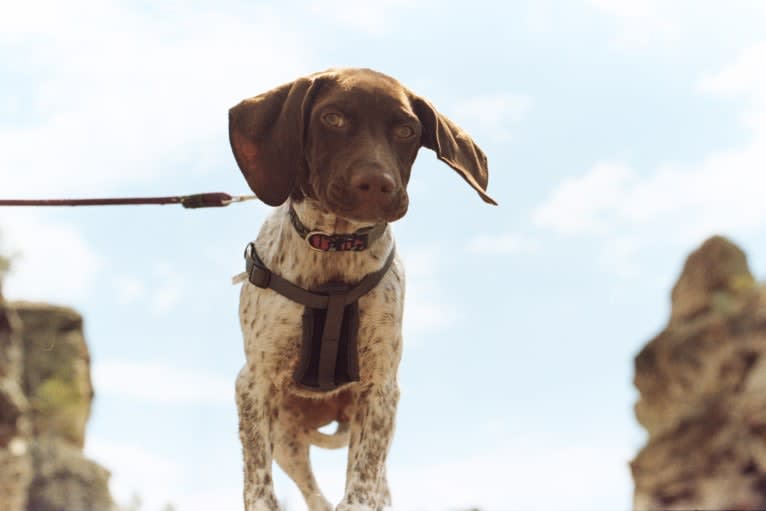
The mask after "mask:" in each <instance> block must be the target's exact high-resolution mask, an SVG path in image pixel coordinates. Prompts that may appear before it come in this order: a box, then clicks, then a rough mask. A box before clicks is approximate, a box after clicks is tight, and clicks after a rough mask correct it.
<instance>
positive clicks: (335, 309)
mask: <svg viewBox="0 0 766 511" xmlns="http://www.w3.org/2000/svg"><path fill="white" fill-rule="evenodd" d="M331 236H346V237H348V236H354V235H331ZM304 238H305V239H306V241H309V237H308V236H305V237H304ZM365 241H366V240H365ZM309 243H311V242H310V241H309ZM365 245H366V243H365ZM349 246H350V247H352V248H348V249H346V250H363V249H359V248H353V247H355V246H358V245H353V244H352V245H349ZM365 248H366V246H365ZM394 252H395V250H394V249H393V248H392V249H391V252H390V253H389V254H388V257H387V258H386V261H385V262H384V263H383V266H382V267H381V268H380V269H379V270H378V271H375V272H373V273H369V274H367V275H366V276H365V277H364V278H363V279H362V280H361V281H359V283H357V284H356V285H349V284H345V283H332V282H331V283H328V284H325V285H323V286H321V287H319V288H318V289H316V290H315V291H308V290H306V289H303V288H302V287H300V286H297V285H295V284H293V283H292V282H290V281H289V280H287V279H284V278H282V277H280V276H279V275H277V274H275V273H273V272H272V271H271V270H269V269H268V268H267V267H266V265H265V264H264V263H263V261H262V260H261V258H260V257H258V254H257V253H256V251H255V245H254V244H253V243H252V242H251V243H250V244H248V245H247V248H246V249H245V260H246V270H247V276H248V280H249V281H250V283H251V284H253V285H255V286H257V287H260V288H264V289H266V288H268V289H271V290H273V291H275V292H277V293H279V294H280V295H282V296H284V297H285V298H288V299H289V300H292V301H294V302H297V303H299V304H301V305H303V306H304V310H303V339H302V342H301V354H300V361H299V362H298V367H297V369H296V371H295V373H294V375H293V378H294V379H295V381H296V383H298V384H299V385H301V386H302V387H304V388H306V389H310V390H315V391H328V390H333V389H336V388H338V387H339V386H341V385H343V384H345V383H349V382H353V381H359V361H358V352H357V337H358V333H359V298H361V297H362V296H364V295H365V294H367V293H368V292H370V291H371V290H372V289H373V288H374V287H375V286H377V285H378V283H379V282H380V281H381V279H382V278H383V276H384V275H385V274H386V272H387V271H388V269H389V268H390V267H391V263H392V262H393V260H394Z"/></svg>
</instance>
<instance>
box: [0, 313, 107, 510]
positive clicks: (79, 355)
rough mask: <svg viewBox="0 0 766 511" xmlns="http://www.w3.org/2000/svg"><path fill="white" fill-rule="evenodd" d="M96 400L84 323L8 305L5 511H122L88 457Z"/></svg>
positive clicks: (2, 322)
mask: <svg viewBox="0 0 766 511" xmlns="http://www.w3.org/2000/svg"><path fill="white" fill-rule="evenodd" d="M92 398H93V387H92V385H91V380H90V355H89V353H88V349H87V346H86V344H85V338H84V337H83V331H82V318H81V317H80V315H79V314H78V313H76V312H75V311H73V310H71V309H68V308H65V307H58V306H53V305H47V304H37V303H27V302H17V303H10V304H9V303H7V302H2V301H0V510H2V511H24V510H26V511H113V510H114V509H115V506H114V504H113V501H112V498H111V496H110V494H109V486H108V481H109V472H108V471H107V470H106V469H104V468H103V467H101V466H99V465H98V464H96V463H94V462H93V461H90V460H88V459H86V458H85V457H84V455H83V452H82V448H83V444H84V442H85V425H86V422H87V420H88V417H89V415H90V405H91V401H92Z"/></svg>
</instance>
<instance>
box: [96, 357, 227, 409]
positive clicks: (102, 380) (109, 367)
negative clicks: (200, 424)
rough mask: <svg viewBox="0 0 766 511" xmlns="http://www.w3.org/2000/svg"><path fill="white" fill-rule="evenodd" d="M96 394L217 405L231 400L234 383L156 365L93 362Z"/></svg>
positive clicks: (215, 376) (196, 371) (164, 401)
mask: <svg viewBox="0 0 766 511" xmlns="http://www.w3.org/2000/svg"><path fill="white" fill-rule="evenodd" d="M93 381H94V387H95V388H97V389H98V391H99V393H101V394H104V395H112V396H116V397H121V398H130V399H137V400H143V401H149V402H155V403H157V402H158V403H175V404H221V403H232V402H233V400H234V382H233V381H232V380H231V379H229V378H222V377H220V376H217V375H215V374H211V373H205V372H204V371H200V370H191V369H185V368H179V367H174V366H170V365H166V364H160V363H151V362H149V363H146V362H144V363H139V362H126V361H118V360H112V361H109V360H107V361H104V362H96V363H95V364H94V366H93Z"/></svg>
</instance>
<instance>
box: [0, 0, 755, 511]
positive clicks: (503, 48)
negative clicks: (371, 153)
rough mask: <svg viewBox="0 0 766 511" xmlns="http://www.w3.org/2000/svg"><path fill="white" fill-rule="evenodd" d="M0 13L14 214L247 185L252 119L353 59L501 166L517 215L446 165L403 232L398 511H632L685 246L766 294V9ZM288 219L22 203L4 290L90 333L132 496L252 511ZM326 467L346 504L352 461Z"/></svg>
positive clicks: (320, 466)
mask: <svg viewBox="0 0 766 511" xmlns="http://www.w3.org/2000/svg"><path fill="white" fill-rule="evenodd" d="M0 1H2V11H3V16H2V17H0V196H2V197H3V198H47V197H100V196H137V195H177V194H186V193H196V192H203V191H225V192H228V193H232V194H246V193H249V189H248V188H247V185H246V183H245V182H244V179H243V178H242V177H241V174H240V172H239V170H238V169H237V167H236V164H235V162H234V159H233V157H232V156H231V154H230V149H229V143H228V134H227V112H228V108H229V107H231V106H233V105H234V104H236V103H238V102H239V101H240V100H241V99H244V98H246V97H250V96H254V95H256V94H258V93H260V92H263V91H266V90H268V89H270V88H272V87H275V86H277V85H279V84H282V83H285V82H288V81H290V80H292V79H294V78H297V77H299V76H302V75H305V74H308V73H311V72H314V71H318V70H322V69H326V68H328V67H335V66H353V67H371V68H373V69H376V70H379V71H382V72H384V73H386V74H389V75H392V76H394V77H396V78H398V79H399V80H400V81H402V82H403V83H404V84H405V85H407V86H408V87H410V88H411V89H413V90H414V91H415V92H416V93H417V94H420V95H422V96H425V97H427V98H429V99H430V100H431V102H432V103H433V104H434V105H435V106H436V107H437V108H438V109H439V110H440V111H441V112H442V113H444V114H446V115H447V116H449V117H450V118H452V119H453V120H454V121H455V122H456V123H457V124H459V125H461V126H462V127H463V128H465V129H466V130H467V131H468V132H469V133H470V134H471V135H472V136H473V138H474V139H475V140H476V142H477V143H478V144H479V145H480V146H481V147H482V148H483V149H484V151H485V152H486V153H487V155H488V158H489V167H490V182H489V193H490V195H492V196H493V197H494V198H495V199H496V200H497V201H498V202H499V204H500V205H499V206H497V207H492V206H489V205H486V204H484V203H483V202H482V201H481V200H480V199H479V198H478V197H477V196H476V194H475V193H474V192H473V191H472V190H470V189H469V188H468V187H467V186H466V185H465V183H464V182H463V181H462V180H461V179H460V178H459V177H458V176H457V175H456V174H455V173H454V172H453V171H452V170H450V169H449V168H448V167H446V166H444V165H443V164H441V163H440V162H438V161H437V160H436V158H435V155H434V154H433V153H432V152H430V151H428V150H427V149H422V150H421V152H420V154H419V156H418V159H417V161H416V163H415V167H414V169H413V175H412V180H411V182H410V186H409V191H410V199H411V206H410V209H409V212H408V214H407V215H406V216H405V217H404V218H403V219H402V220H400V221H397V222H396V223H395V224H394V225H393V229H394V232H395V235H396V238H397V244H398V245H397V246H398V248H399V250H400V253H401V254H402V257H403V259H404V263H405V266H406V268H407V288H408V289H407V299H406V304H405V324H404V335H405V350H404V356H403V360H402V364H401V368H400V373H399V375H400V383H401V388H402V398H401V401H400V406H399V412H398V418H397V431H396V436H395V439H394V443H393V446H392V449H391V452H390V455H389V474H390V480H391V486H392V493H393V499H394V509H396V510H401V511H432V510H433V511H458V510H460V509H466V508H468V507H472V506H476V507H480V508H481V509H482V510H484V511H505V510H535V509H540V510H542V509H561V510H586V509H587V510H616V509H628V508H630V505H631V497H632V484H631V479H630V473H629V469H628V462H629V460H630V459H632V457H633V456H635V454H636V453H637V451H638V449H639V448H640V447H641V445H642V444H643V442H644V441H645V435H644V433H643V431H642V430H641V428H640V427H639V426H638V425H637V423H636V421H635V419H634V417H633V412H632V406H633V403H634V402H635V400H636V392H635V390H634V389H633V387H632V383H631V381H632V359H633V357H634V356H635V354H636V353H637V352H638V351H639V350H640V349H641V347H642V346H643V345H644V344H645V343H646V342H648V341H649V340H650V339H651V338H652V337H653V336H654V335H655V334H656V333H658V332H659V331H660V330H661V329H662V328H663V327H664V325H665V323H666V321H667V319H668V315H669V306H670V302H669V294H670V290H671V288H672V286H673V283H674V281H675V279H676V278H677V276H678V274H679V272H680V269H681V267H682V265H683V262H684V259H685V257H686V255H687V254H688V253H689V252H690V251H691V250H693V249H694V248H696V247H697V246H698V245H699V244H701V243H702V242H703V241H704V240H705V239H706V238H707V237H708V236H710V235H713V234H716V233H717V234H723V235H726V236H728V237H730V238H731V239H732V240H734V241H735V242H737V243H738V244H739V245H740V246H741V247H742V248H743V249H744V250H746V252H747V253H748V254H749V256H750V263H751V268H752V270H753V272H754V273H755V275H756V276H757V277H758V278H760V279H763V278H764V277H766V263H763V261H764V258H765V257H766V200H763V196H764V190H766V170H765V169H766V65H764V62H766V36H765V35H764V32H763V29H762V27H763V26H766V4H764V3H763V2H762V1H760V0H731V1H729V2H718V1H714V0H677V1H674V2H663V1H660V0H655V1H653V0H558V1H554V0H530V1H522V0H511V1H503V2H490V1H483V0H476V1H473V2H470V3H466V2H454V1H449V0H447V1H440V2H437V1H436V0H423V1H420V2H406V1H404V0H376V1H372V2H367V1H363V0H357V1H352V0H324V1H322V2H318V1H311V0H305V1H292V2H285V1H283V2H276V1H274V2H270V1H263V2H260V1H241V2H238V1H220V2H215V3H212V2H202V1H197V0H192V1H183V2H182V1H180V0H176V1H174V0H170V1H165V2H147V1H142V0H141V1H135V0H134V1H119V0H99V1H96V0H70V1H68V2H58V1H53V0H50V1H45V0H40V1H37V0H31V1H26V2H12V1H11V0H0ZM269 211H270V208H269V207H267V206H265V205H263V204H259V203H256V202H249V203H244V204H239V205H232V206H229V207H228V208H222V209H213V210H194V211H192V210H184V209H182V208H180V207H178V206H163V207H154V206H143V207H113V208H98V209H93V208H64V209H61V208H59V209H52V208H48V209H45V208H37V209H25V210H23V209H19V208H15V209H12V208H0V236H2V238H1V239H0V250H2V251H3V253H6V254H13V257H14V269H13V273H12V274H11V275H10V276H9V277H8V278H7V281H6V283H5V289H4V292H5V294H6V296H7V297H9V298H13V299H31V300H46V301H51V302H55V303H60V304H65V305H70V306H73V307H75V308H77V310H79V311H80V312H81V313H82V314H83V315H84V317H85V329H86V336H87V340H88V342H89V346H90V349H91V354H92V362H93V379H94V384H95V392H96V397H95V402H94V408H93V413H92V417H91V420H90V423H89V426H88V438H87V445H86V453H87V454H88V455H89V456H91V457H92V458H94V459H96V460H98V461H99V462H101V463H102V464H103V465H105V466H106V467H108V468H109V469H110V470H111V472H112V483H111V486H112V491H113V494H114V495H115V497H116V499H117V500H118V501H119V502H121V503H128V502H130V501H131V499H132V497H133V495H136V494H137V495H140V496H141V498H142V500H143V507H142V509H143V510H144V511H161V510H162V509H163V507H164V506H165V504H166V503H173V504H174V505H175V508H176V510H177V511H202V510H210V509H227V510H228V509H231V510H236V509H242V504H241V491H242V481H241V480H242V472H241V455H240V447H239V440H238V433H237V414H236V407H235V404H234V379H235V377H236V374H237V372H238V371H239V368H240V367H241V366H242V364H243V362H244V354H243V349H242V340H241V334H240V332H239V326H238V322H237V302H238V297H239V289H238V287H236V286H233V285H232V284H231V277H232V275H234V274H237V273H239V272H240V271H242V269H243V267H244V266H243V260H242V249H243V248H244V246H245V245H246V243H247V242H248V241H250V240H252V239H253V238H254V237H255V236H256V234H257V232H258V228H259V226H260V224H261V222H262V221H263V219H264V218H265V216H266V215H267V214H268V213H269ZM312 456H313V460H314V465H315V468H316V471H317V473H318V478H319V481H320V485H321V486H322V488H323V489H324V491H325V493H326V494H327V495H328V496H330V497H331V499H332V500H333V501H335V502H337V501H339V500H340V498H341V496H342V492H343V475H344V470H345V453H344V451H332V452H330V451H313V452H312ZM275 483H276V491H277V495H278V497H279V498H280V499H281V500H282V501H283V502H284V503H285V504H286V506H287V508H288V509H289V510H290V511H294V510H303V509H305V506H304V504H303V502H302V499H301V497H300V494H299V493H298V491H297V490H296V489H295V487H294V486H293V485H292V483H291V482H289V481H288V480H287V479H286V477H285V476H283V475H282V474H277V477H276V481H275Z"/></svg>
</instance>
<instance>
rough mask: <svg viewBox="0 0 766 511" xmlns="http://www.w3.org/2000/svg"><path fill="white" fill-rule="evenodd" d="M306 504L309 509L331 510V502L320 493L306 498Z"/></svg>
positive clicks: (317, 510)
mask: <svg viewBox="0 0 766 511" xmlns="http://www.w3.org/2000/svg"><path fill="white" fill-rule="evenodd" d="M307 504H308V506H309V510H310V511H333V509H332V504H330V503H329V502H327V499H326V498H324V497H323V496H321V495H312V496H311V497H309V498H308V501H307Z"/></svg>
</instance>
